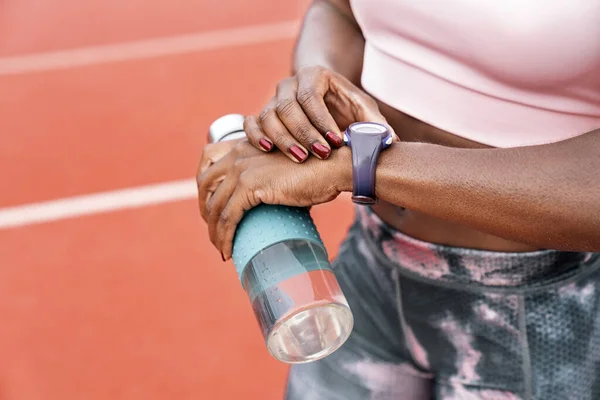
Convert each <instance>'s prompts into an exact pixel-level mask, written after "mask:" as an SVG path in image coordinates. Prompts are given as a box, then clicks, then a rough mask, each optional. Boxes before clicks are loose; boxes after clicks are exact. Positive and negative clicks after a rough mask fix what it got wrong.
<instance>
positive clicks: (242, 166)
mask: <svg viewBox="0 0 600 400" xmlns="http://www.w3.org/2000/svg"><path fill="white" fill-rule="evenodd" d="M246 167H247V162H246V160H244V159H239V160H236V161H235V162H234V163H233V172H234V173H235V174H237V175H242V173H243V172H244V171H245V170H246Z"/></svg>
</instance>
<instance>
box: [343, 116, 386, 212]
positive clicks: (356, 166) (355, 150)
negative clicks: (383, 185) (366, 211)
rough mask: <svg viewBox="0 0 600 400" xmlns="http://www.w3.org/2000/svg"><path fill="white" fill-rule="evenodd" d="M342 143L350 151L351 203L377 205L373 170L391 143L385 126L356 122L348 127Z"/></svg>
mask: <svg viewBox="0 0 600 400" xmlns="http://www.w3.org/2000/svg"><path fill="white" fill-rule="evenodd" d="M344 141H345V142H346V144H347V145H348V146H350V148H351V149H352V182H353V190H352V201H353V202H354V203H357V204H364V205H373V204H377V197H376V196H375V170H376V168H377V160H378V158H379V153H380V152H381V151H382V150H384V149H386V148H387V147H389V146H390V145H391V143H392V135H391V132H390V131H389V130H388V128H387V127H386V126H385V125H381V124H376V123H373V122H357V123H354V124H352V125H350V126H349V127H348V129H347V130H346V132H345V134H344Z"/></svg>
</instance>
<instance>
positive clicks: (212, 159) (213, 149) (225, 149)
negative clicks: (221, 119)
mask: <svg viewBox="0 0 600 400" xmlns="http://www.w3.org/2000/svg"><path fill="white" fill-rule="evenodd" d="M243 140H245V139H235V140H228V141H226V142H219V143H209V144H207V145H206V146H204V149H203V151H202V157H200V162H199V163H198V168H197V170H196V176H200V175H202V173H204V171H206V170H207V169H208V168H209V167H210V166H211V165H213V164H214V163H216V162H217V161H219V160H220V159H221V158H223V157H224V156H225V155H226V154H227V153H229V152H230V151H231V150H232V149H233V148H234V147H235V146H237V145H238V144H239V143H240V142H241V141H243Z"/></svg>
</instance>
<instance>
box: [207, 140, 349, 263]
mask: <svg viewBox="0 0 600 400" xmlns="http://www.w3.org/2000/svg"><path fill="white" fill-rule="evenodd" d="M224 150H228V151H227V152H226V154H224V155H223V153H224ZM335 153H336V154H335V155H332V156H331V157H330V159H329V160H328V161H327V162H321V161H319V160H316V159H314V158H313V159H311V160H309V161H307V162H306V163H303V164H295V163H290V162H289V160H288V159H287V158H286V156H285V155H284V154H282V153H281V152H275V153H273V154H265V153H264V152H261V151H259V150H257V149H255V148H254V147H253V146H252V145H251V144H250V143H249V142H248V141H246V140H240V141H237V142H236V143H234V144H232V143H229V142H225V143H216V144H209V145H207V146H206V147H205V148H204V153H203V156H202V160H201V161H200V166H199V168H198V174H197V183H198V199H199V206H200V212H201V214H202V217H203V218H204V220H205V221H206V222H207V223H208V229H209V235H210V240H211V241H212V243H213V244H214V245H215V247H216V248H217V249H218V250H219V251H221V254H222V257H223V259H224V260H226V259H228V258H230V257H231V252H232V245H233V236H234V233H235V229H236V227H237V224H238V223H239V221H240V220H241V219H242V217H243V215H244V212H245V211H247V210H250V209H251V208H253V207H255V206H257V205H259V204H261V203H265V204H284V205H288V206H298V207H308V206H312V205H315V204H320V203H325V202H328V201H331V200H333V199H335V198H336V197H337V196H338V195H339V194H340V193H341V192H342V191H345V190H348V188H349V187H350V186H351V180H352V177H351V174H352V167H351V157H350V152H349V150H348V149H345V150H342V151H337V152H335Z"/></svg>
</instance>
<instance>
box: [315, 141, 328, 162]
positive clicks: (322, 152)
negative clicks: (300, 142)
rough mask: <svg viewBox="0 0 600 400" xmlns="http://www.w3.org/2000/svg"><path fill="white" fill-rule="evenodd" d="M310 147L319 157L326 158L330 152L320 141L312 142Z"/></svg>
mask: <svg viewBox="0 0 600 400" xmlns="http://www.w3.org/2000/svg"><path fill="white" fill-rule="evenodd" d="M311 147H312V150H313V151H314V152H315V153H317V155H318V156H319V157H321V158H327V157H329V153H331V149H330V148H329V147H327V146H325V145H323V144H321V143H313V145H312V146H311Z"/></svg>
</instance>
